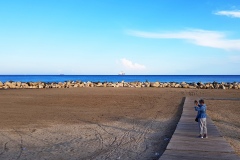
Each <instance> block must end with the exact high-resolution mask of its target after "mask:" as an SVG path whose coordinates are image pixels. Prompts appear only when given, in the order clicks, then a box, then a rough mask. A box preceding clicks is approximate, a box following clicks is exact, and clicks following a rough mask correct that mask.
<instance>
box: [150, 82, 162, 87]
mask: <svg viewBox="0 0 240 160" xmlns="http://www.w3.org/2000/svg"><path fill="white" fill-rule="evenodd" d="M159 86H160V83H159V82H153V83H150V87H159Z"/></svg>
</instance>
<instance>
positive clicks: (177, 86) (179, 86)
mask: <svg viewBox="0 0 240 160" xmlns="http://www.w3.org/2000/svg"><path fill="white" fill-rule="evenodd" d="M174 87H175V88H181V87H182V86H181V85H180V84H176V85H175V86H174Z"/></svg>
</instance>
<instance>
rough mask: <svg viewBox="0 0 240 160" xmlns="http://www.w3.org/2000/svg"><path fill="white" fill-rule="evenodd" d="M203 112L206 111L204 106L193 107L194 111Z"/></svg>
mask: <svg viewBox="0 0 240 160" xmlns="http://www.w3.org/2000/svg"><path fill="white" fill-rule="evenodd" d="M205 110H206V106H202V107H195V111H205Z"/></svg>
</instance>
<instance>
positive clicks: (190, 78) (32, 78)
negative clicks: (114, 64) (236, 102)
mask: <svg viewBox="0 0 240 160" xmlns="http://www.w3.org/2000/svg"><path fill="white" fill-rule="evenodd" d="M77 80H78V81H83V82H87V81H91V82H106V81H107V82H120V81H125V82H135V81H140V82H145V81H149V82H155V81H159V82H188V83H191V82H203V83H206V82H214V81H216V82H240V75H0V81H1V82H6V81H21V82H64V81H77Z"/></svg>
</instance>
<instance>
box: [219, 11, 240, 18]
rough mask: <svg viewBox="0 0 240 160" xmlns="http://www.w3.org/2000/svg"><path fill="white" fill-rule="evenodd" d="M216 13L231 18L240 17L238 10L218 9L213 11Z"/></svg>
mask: <svg viewBox="0 0 240 160" xmlns="http://www.w3.org/2000/svg"><path fill="white" fill-rule="evenodd" d="M214 14H216V15H222V16H228V17H233V18H240V10H235V11H218V12H215V13H214Z"/></svg>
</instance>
